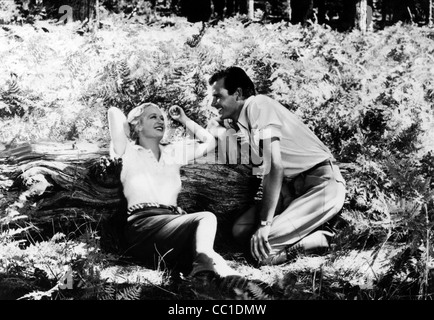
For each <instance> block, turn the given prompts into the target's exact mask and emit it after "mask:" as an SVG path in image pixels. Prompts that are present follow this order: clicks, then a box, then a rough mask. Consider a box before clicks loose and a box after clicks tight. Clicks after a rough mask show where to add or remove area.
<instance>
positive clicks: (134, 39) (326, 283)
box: [0, 12, 434, 300]
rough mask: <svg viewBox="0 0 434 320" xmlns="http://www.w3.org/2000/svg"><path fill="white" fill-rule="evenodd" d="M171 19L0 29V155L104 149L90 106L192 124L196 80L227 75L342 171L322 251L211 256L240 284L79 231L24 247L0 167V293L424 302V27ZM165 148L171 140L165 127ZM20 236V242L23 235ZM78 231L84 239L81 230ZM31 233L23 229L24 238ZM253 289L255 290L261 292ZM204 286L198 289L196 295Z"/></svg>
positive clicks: (433, 166) (199, 91)
mask: <svg viewBox="0 0 434 320" xmlns="http://www.w3.org/2000/svg"><path fill="white" fill-rule="evenodd" d="M201 27H202V26H201V25H200V24H191V23H187V22H186V21H185V19H183V18H180V17H160V18H156V17H155V16H152V17H150V16H146V15H144V16H138V17H136V18H135V19H130V20H126V19H125V18H123V17H121V16H120V15H115V14H108V13H105V12H101V27H100V28H97V27H96V26H93V25H87V26H83V25H82V24H81V23H79V22H71V23H66V24H61V25H59V24H55V23H54V22H53V21H36V22H34V23H33V24H22V25H19V24H8V25H3V26H1V28H0V44H1V45H0V61H1V63H0V128H1V129H0V152H1V151H2V150H5V149H7V148H8V147H10V146H13V145H16V144H19V143H21V142H36V141H40V140H45V139H51V140H55V141H71V140H74V141H86V142H90V143H93V144H96V145H98V146H100V147H104V146H107V144H108V142H109V134H108V127H107V119H106V110H107V108H108V107H110V106H117V107H119V108H121V109H122V110H124V111H125V112H127V111H129V110H130V109H132V108H133V107H134V106H135V105H137V103H139V102H140V101H151V102H154V103H157V104H159V105H160V106H161V107H162V108H163V110H167V109H168V108H169V107H170V106H171V105H173V104H178V105H180V106H181V107H182V108H184V110H185V111H186V113H187V115H189V116H190V117H192V118H193V119H194V120H196V121H197V122H199V123H200V124H202V125H206V123H207V121H208V120H209V119H210V118H211V117H212V116H213V115H214V111H213V110H212V109H211V108H210V96H209V92H208V91H207V90H208V89H207V88H208V86H207V79H208V78H209V76H210V75H211V74H212V73H213V72H214V71H216V70H218V69H220V68H221V67H223V66H229V65H238V66H241V67H243V68H244V69H245V70H246V71H247V73H248V74H249V75H250V76H251V77H252V79H253V80H254V82H255V84H256V86H257V89H258V91H259V92H260V93H264V94H268V95H270V96H271V97H273V98H275V99H277V100H278V101H279V102H281V103H282V104H283V105H284V106H285V107H287V108H288V109H290V110H292V111H294V112H295V113H296V114H298V115H299V116H300V117H301V118H302V119H303V120H304V121H305V122H306V123H307V124H308V125H309V126H310V127H311V128H312V129H313V130H314V131H315V133H316V134H317V135H318V136H319V137H320V138H321V139H322V140H323V141H324V142H325V143H326V144H327V145H328V146H330V148H331V150H332V151H333V153H334V154H335V156H336V159H337V160H338V161H339V162H340V163H342V168H343V171H344V175H345V178H346V180H347V189H348V194H347V200H346V203H345V206H344V208H343V210H342V213H341V216H342V218H343V219H344V220H345V222H346V224H345V226H344V227H342V228H341V229H340V230H339V231H340V232H339V234H338V235H337V237H336V239H335V240H334V243H333V245H332V248H331V250H330V252H329V253H328V254H326V255H324V256H301V257H299V258H298V259H297V260H296V261H295V262H293V263H290V264H285V265H282V266H273V267H268V266H267V267H261V268H257V267H255V266H254V265H251V264H250V263H249V262H248V261H247V260H246V259H245V258H244V257H243V256H242V255H241V254H238V253H234V252H222V253H223V255H224V256H225V257H226V258H227V259H228V260H229V262H230V264H231V265H232V266H233V267H234V268H235V269H237V270H238V271H240V272H241V273H242V274H243V275H245V276H246V277H247V278H249V279H256V280H260V281H262V284H261V283H256V282H255V281H253V282H249V283H244V284H240V283H235V284H234V283H230V281H229V280H230V279H229V280H227V281H221V280H220V281H217V280H216V281H213V282H211V283H208V284H207V286H204V285H203V283H194V282H189V281H186V279H185V278H184V277H182V276H178V275H174V274H170V272H169V270H167V269H166V268H165V266H164V261H159V263H158V265H157V266H156V270H150V269H146V268H144V267H141V266H139V265H137V264H133V263H130V262H128V261H122V259H120V258H119V257H117V256H116V255H114V254H111V253H107V252H104V251H103V250H102V249H101V247H100V243H99V240H100V234H99V231H98V228H97V226H96V225H95V224H91V223H89V225H85V226H84V227H83V226H77V230H79V231H77V232H75V233H72V234H64V233H62V230H53V231H54V232H53V234H54V236H53V237H52V238H51V239H42V237H41V238H38V237H35V236H34V234H35V232H34V230H36V226H34V225H32V223H31V222H28V223H27V224H26V226H25V227H23V226H20V227H17V226H16V224H15V223H16V222H17V221H22V220H25V219H26V212H24V211H20V208H19V207H16V206H15V207H13V206H12V205H13V204H11V203H8V202H7V194H8V192H9V190H8V188H9V187H10V186H11V184H12V181H11V180H10V176H9V175H8V170H7V166H6V165H3V164H1V163H0V165H1V168H2V171H1V174H0V190H1V192H2V193H1V194H2V198H1V199H0V210H1V211H0V298H1V299H30V300H35V299H60V300H63V299H76V300H86V299H89V300H90V299H109V300H122V299H143V300H146V299H215V298H230V299H274V300H289V299H333V300H337V299H338V300H345V299H362V300H363V299H366V300H377V299H431V298H432V295H433V292H434V284H433V275H432V273H433V271H432V270H433V267H434V265H433V259H432V257H433V250H432V245H431V244H432V238H433V236H432V232H431V231H432V226H433V220H434V216H433V213H434V207H433V186H434V184H433V182H432V181H431V177H432V176H433V173H434V154H433V152H434V151H433V149H434V121H433V113H434V59H433V53H434V30H433V29H430V28H428V27H417V26H413V25H403V24H397V25H394V26H391V27H387V28H385V29H384V30H380V31H375V32H368V33H367V34H362V33H360V32H358V31H352V32H347V33H339V32H336V31H333V30H331V29H330V28H328V27H326V26H320V25H317V24H310V25H308V26H305V27H301V26H300V25H291V24H288V23H286V22H281V23H274V24H261V23H250V24H246V23H245V22H244V21H243V20H242V19H241V18H239V17H235V18H231V19H226V20H225V21H223V22H219V23H218V24H217V25H215V26H208V27H207V28H206V29H205V30H204V32H203V33H202V34H200V37H196V38H194V36H195V35H198V34H199V32H200V30H201ZM169 126H170V128H171V129H172V130H170V133H171V135H170V136H168V137H167V138H168V139H175V138H180V137H183V136H184V134H185V133H184V131H183V128H181V127H178V126H177V125H176V124H174V123H169ZM30 230H32V231H33V232H30ZM83 230H85V231H83ZM36 234H37V233H36ZM264 284H266V287H264V286H263V285H264ZM204 287H206V288H207V290H202V289H203V288H204Z"/></svg>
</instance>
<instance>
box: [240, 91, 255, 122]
mask: <svg viewBox="0 0 434 320" xmlns="http://www.w3.org/2000/svg"><path fill="white" fill-rule="evenodd" d="M254 97H255V96H250V97H248V98H247V99H246V101H244V104H243V107H242V109H241V112H240V115H239V116H238V121H237V122H238V124H239V125H241V126H242V127H244V128H245V129H249V120H248V118H247V107H248V106H249V104H250V103H251V102H252V100H253V99H254Z"/></svg>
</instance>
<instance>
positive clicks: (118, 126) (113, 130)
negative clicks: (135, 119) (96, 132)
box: [107, 107, 129, 156]
mask: <svg viewBox="0 0 434 320" xmlns="http://www.w3.org/2000/svg"><path fill="white" fill-rule="evenodd" d="M107 116H108V123H109V130H110V137H111V142H112V144H113V151H114V152H115V153H116V154H117V155H118V156H122V155H123V154H124V152H125V147H126V146H127V143H128V136H129V132H127V131H126V130H127V128H128V127H129V126H128V122H127V118H126V117H125V115H124V113H123V112H122V111H121V110H120V109H119V108H116V107H111V108H110V109H108V111H107Z"/></svg>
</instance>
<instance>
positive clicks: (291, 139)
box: [238, 95, 333, 178]
mask: <svg viewBox="0 0 434 320" xmlns="http://www.w3.org/2000/svg"><path fill="white" fill-rule="evenodd" d="M238 126H239V128H240V133H241V135H244V136H245V138H246V139H249V140H250V146H251V152H252V153H254V155H255V156H256V157H259V158H261V157H262V155H260V153H259V145H260V144H259V143H260V140H265V139H269V138H273V137H275V138H279V139H280V148H281V156H282V163H283V167H284V175H285V176H286V177H289V178H291V177H294V176H296V175H298V174H300V173H302V172H304V171H306V170H308V169H310V168H312V167H313V166H315V165H316V164H318V163H320V162H322V161H324V160H327V159H330V158H331V159H333V156H332V153H331V152H330V150H329V149H328V148H327V146H325V145H324V143H323V142H322V141H321V140H319V139H318V137H317V136H316V135H315V134H314V133H313V131H312V130H310V129H309V127H308V126H307V125H306V124H305V123H303V122H302V121H301V119H300V118H299V117H298V116H297V115H295V114H294V113H293V112H291V111H290V110H288V109H286V108H285V107H284V106H283V105H281V104H280V103H279V102H277V101H275V100H273V99H271V98H269V97H267V96H265V95H256V96H251V97H249V98H247V100H246V101H245V103H244V106H243V108H242V109H241V113H240V116H239V118H238ZM263 160H264V161H263V162H264V165H263V166H264V167H263V168H262V170H263V171H266V170H267V166H269V165H270V162H269V161H266V160H267V159H263ZM268 169H269V167H268Z"/></svg>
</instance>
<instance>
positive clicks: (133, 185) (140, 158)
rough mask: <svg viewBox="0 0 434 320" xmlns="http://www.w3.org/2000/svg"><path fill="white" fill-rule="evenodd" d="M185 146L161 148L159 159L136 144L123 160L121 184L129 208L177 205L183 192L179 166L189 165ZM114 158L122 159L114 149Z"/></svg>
mask: <svg viewBox="0 0 434 320" xmlns="http://www.w3.org/2000/svg"><path fill="white" fill-rule="evenodd" d="M187 147H188V146H186V144H183V143H177V144H176V143H175V144H169V145H160V151H161V153H160V159H159V160H157V159H156V158H155V156H154V154H153V152H152V151H151V150H149V149H146V148H143V147H142V146H140V145H137V144H135V143H134V142H129V143H127V146H126V148H125V152H124V154H123V155H122V156H121V158H122V171H121V177H120V178H121V182H122V186H123V192H124V195H125V198H126V199H127V202H128V207H131V206H133V205H135V204H139V203H158V204H164V205H176V203H177V198H178V194H179V192H180V191H181V176H180V167H181V166H183V165H185V164H187V157H186V148H187ZM111 154H112V157H119V156H118V155H116V154H115V153H114V151H113V148H111Z"/></svg>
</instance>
